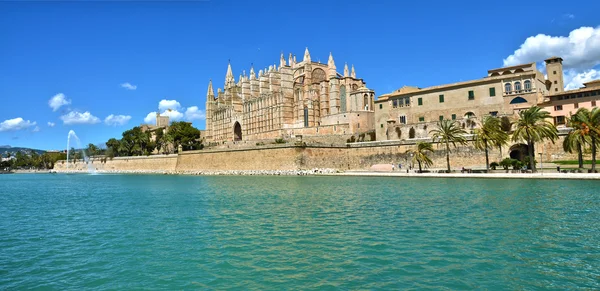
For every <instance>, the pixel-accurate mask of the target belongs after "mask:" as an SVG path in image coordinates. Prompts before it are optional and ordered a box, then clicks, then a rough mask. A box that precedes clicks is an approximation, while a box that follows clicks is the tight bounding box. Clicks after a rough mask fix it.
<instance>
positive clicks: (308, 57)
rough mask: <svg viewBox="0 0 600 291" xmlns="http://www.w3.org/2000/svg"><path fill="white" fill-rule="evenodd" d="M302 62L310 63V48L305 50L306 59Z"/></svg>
mask: <svg viewBox="0 0 600 291" xmlns="http://www.w3.org/2000/svg"><path fill="white" fill-rule="evenodd" d="M302 61H303V62H307V63H310V53H309V52H308V47H307V48H306V50H304V59H302Z"/></svg>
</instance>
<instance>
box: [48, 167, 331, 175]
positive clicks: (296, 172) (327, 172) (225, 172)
mask: <svg viewBox="0 0 600 291" xmlns="http://www.w3.org/2000/svg"><path fill="white" fill-rule="evenodd" d="M54 172H55V173H65V174H75V173H77V174H85V173H87V171H69V170H58V171H54ZM96 173H97V174H162V175H199V176H308V175H330V174H335V173H339V171H338V170H336V169H320V168H319V169H310V170H300V169H298V170H219V171H217V170H215V171H210V170H209V171H164V170H98V171H96Z"/></svg>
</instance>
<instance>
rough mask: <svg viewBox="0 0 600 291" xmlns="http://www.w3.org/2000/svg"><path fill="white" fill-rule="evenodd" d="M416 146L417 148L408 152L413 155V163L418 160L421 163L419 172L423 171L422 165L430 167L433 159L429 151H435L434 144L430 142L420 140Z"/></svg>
mask: <svg viewBox="0 0 600 291" xmlns="http://www.w3.org/2000/svg"><path fill="white" fill-rule="evenodd" d="M416 146H417V148H416V149H415V150H408V151H406V153H407V154H410V155H411V156H412V162H413V163H414V162H417V163H418V164H419V173H421V172H423V169H422V166H425V168H428V167H429V166H431V165H433V161H431V159H430V158H429V156H428V155H427V152H430V153H432V152H433V146H432V145H431V143H429V142H418V143H417V144H416Z"/></svg>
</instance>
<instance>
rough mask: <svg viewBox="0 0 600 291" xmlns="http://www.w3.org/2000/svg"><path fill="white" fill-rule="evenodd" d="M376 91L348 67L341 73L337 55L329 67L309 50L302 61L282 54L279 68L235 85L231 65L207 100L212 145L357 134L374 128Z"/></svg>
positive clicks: (207, 135)
mask: <svg viewBox="0 0 600 291" xmlns="http://www.w3.org/2000/svg"><path fill="white" fill-rule="evenodd" d="M374 99H375V93H374V92H373V90H370V89H368V88H366V83H365V82H364V81H363V80H362V79H359V78H356V72H355V70H354V66H352V70H351V72H349V70H348V65H345V66H344V72H343V74H340V73H338V72H337V71H336V66H335V62H334V60H333V56H332V55H331V54H330V55H329V60H328V62H327V64H322V63H320V62H313V61H312V60H311V57H310V53H309V51H308V48H307V49H306V51H305V52H304V58H303V60H302V61H301V62H296V57H295V56H292V54H290V55H289V58H288V61H287V62H286V60H285V58H284V55H283V53H282V54H281V59H280V61H279V66H276V65H272V66H269V68H265V69H264V70H260V71H259V72H258V75H256V73H255V72H254V68H251V69H250V74H249V76H246V73H245V72H244V73H243V74H242V75H241V76H240V77H239V78H238V80H237V82H236V80H235V78H234V76H233V73H232V70H231V64H229V65H228V67H227V73H226V76H225V87H224V89H223V90H221V89H220V88H219V89H218V90H217V94H216V95H215V93H214V90H213V86H212V81H210V82H209V85H208V92H207V95H206V134H205V138H206V140H207V141H208V142H217V143H218V142H228V141H250V140H267V139H277V138H284V139H286V138H294V137H297V136H324V135H340V136H343V135H352V134H357V133H364V132H368V131H370V130H373V128H374V124H373V123H374V108H373V106H374V101H375V100H374Z"/></svg>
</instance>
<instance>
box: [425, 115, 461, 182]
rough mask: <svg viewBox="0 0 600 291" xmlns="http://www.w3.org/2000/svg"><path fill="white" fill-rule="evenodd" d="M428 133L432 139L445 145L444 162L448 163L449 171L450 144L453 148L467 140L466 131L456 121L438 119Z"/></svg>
mask: <svg viewBox="0 0 600 291" xmlns="http://www.w3.org/2000/svg"><path fill="white" fill-rule="evenodd" d="M429 133H433V136H432V138H433V140H434V141H435V140H436V139H437V140H438V142H440V143H444V144H445V145H446V163H447V165H448V172H450V144H452V145H453V146H454V147H455V148H456V146H457V145H456V144H462V145H464V144H466V143H467V140H466V139H465V137H464V135H465V134H466V133H467V132H466V131H465V130H464V129H462V128H461V127H460V125H459V124H458V123H457V122H454V121H450V120H440V121H438V123H437V128H436V129H434V130H432V131H430V132H429Z"/></svg>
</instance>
